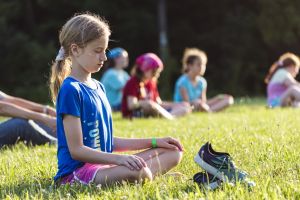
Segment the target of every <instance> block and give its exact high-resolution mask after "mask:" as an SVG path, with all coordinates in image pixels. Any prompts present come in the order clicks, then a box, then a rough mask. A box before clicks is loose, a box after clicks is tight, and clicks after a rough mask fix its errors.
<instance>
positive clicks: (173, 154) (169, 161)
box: [94, 148, 182, 185]
mask: <svg viewBox="0 0 300 200" xmlns="http://www.w3.org/2000/svg"><path fill="white" fill-rule="evenodd" d="M136 155H138V156H140V157H142V158H143V159H144V160H145V161H146V163H147V166H148V167H145V168H143V169H141V170H139V171H137V170H130V169H128V168H127V167H124V166H115V167H112V168H107V169H103V170H100V171H99V172H98V173H97V174H96V177H95V181H94V182H95V183H96V184H102V185H110V184H113V183H119V182H121V181H129V182H135V181H138V182H140V181H143V180H145V179H149V180H150V181H151V180H152V179H153V177H155V176H157V175H158V174H163V173H166V172H167V171H169V170H170V169H171V168H173V167H175V166H176V165H177V164H178V163H179V162H180V160H181V158H182V153H181V152H179V151H175V150H169V149H163V148H156V149H149V150H146V151H143V152H140V153H137V154H136Z"/></svg>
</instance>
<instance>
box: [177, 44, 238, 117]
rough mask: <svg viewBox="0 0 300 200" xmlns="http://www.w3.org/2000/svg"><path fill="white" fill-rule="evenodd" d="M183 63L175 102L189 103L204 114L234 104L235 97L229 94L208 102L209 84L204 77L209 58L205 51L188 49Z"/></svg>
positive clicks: (218, 96)
mask: <svg viewBox="0 0 300 200" xmlns="http://www.w3.org/2000/svg"><path fill="white" fill-rule="evenodd" d="M182 63H183V68H182V71H183V75H181V76H180V77H179V79H178V80H177V81H176V85H175V93H174V101H175V102H188V103H190V104H191V105H192V106H193V107H194V110H195V111H204V112H217V111H220V110H222V109H224V108H226V107H228V106H230V105H232V104H233V97H232V96H231V95H228V94H221V95H217V96H216V97H214V98H212V99H209V100H206V90H207V82H206V80H205V78H204V77H203V75H204V73H205V70H206V63H207V56H206V54H205V53H204V52H203V51H201V50H199V49H197V48H188V49H186V50H185V52H184V55H183V59H182Z"/></svg>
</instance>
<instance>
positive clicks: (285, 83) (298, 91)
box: [265, 53, 300, 107]
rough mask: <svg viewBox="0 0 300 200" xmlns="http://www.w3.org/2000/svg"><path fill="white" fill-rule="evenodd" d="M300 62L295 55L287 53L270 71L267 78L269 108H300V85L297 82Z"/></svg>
mask: <svg viewBox="0 0 300 200" xmlns="http://www.w3.org/2000/svg"><path fill="white" fill-rule="evenodd" d="M299 66H300V60H299V57H298V56H296V55H295V54H293V53H285V54H283V55H282V56H280V58H279V59H278V61H276V62H275V63H274V64H273V65H272V66H271V67H270V69H269V73H268V74H267V76H266V78H265V83H266V84H268V86H267V95H268V106H269V107H278V106H292V107H299V106H300V84H299V82H298V81H296V80H295V77H296V76H297V74H298V73H299Z"/></svg>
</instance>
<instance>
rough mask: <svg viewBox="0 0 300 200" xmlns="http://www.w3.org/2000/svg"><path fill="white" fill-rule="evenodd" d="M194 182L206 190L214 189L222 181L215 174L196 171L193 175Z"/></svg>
mask: <svg viewBox="0 0 300 200" xmlns="http://www.w3.org/2000/svg"><path fill="white" fill-rule="evenodd" d="M193 180H194V182H196V183H197V184H198V186H199V187H201V186H203V187H204V188H206V189H208V190H215V189H217V188H218V187H220V186H221V184H222V181H221V180H219V179H218V178H217V177H216V176H213V175H211V174H209V173H206V172H198V173H196V174H195V175H194V177H193Z"/></svg>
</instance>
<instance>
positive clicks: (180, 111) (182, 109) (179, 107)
mask: <svg viewBox="0 0 300 200" xmlns="http://www.w3.org/2000/svg"><path fill="white" fill-rule="evenodd" d="M162 107H164V108H165V109H167V110H170V113H171V115H173V116H175V117H180V116H184V115H186V114H188V113H191V112H192V108H191V106H190V104H189V103H187V102H181V103H174V102H165V101H164V102H163V103H162Z"/></svg>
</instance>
